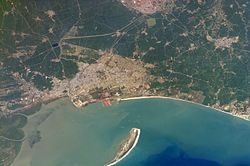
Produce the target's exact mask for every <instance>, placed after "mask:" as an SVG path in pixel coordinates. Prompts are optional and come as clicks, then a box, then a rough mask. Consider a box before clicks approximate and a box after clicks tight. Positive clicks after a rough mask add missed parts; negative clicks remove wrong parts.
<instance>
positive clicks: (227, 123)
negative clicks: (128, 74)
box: [13, 99, 250, 166]
mask: <svg viewBox="0 0 250 166" xmlns="http://www.w3.org/2000/svg"><path fill="white" fill-rule="evenodd" d="M133 127H136V128H140V129H141V135H140V139H139V142H138V143H137V145H136V147H135V148H134V149H133V150H132V152H131V153H130V154H129V155H128V156H127V157H126V158H125V159H124V160H122V161H121V162H120V163H119V164H117V165H120V166H128V165H133V166H156V165H190V166H191V165H209V166H213V165H240V164H241V165H244V164H246V165H250V122H247V121H245V120H242V119H239V118H236V117H233V116H230V115H227V114H224V113H222V112H218V111H215V110H212V109H210V108H207V107H203V106H200V105H195V104H191V103H186V102H183V101H176V100H171V99H140V100H131V101H122V102H120V103H119V104H118V103H116V104H113V106H111V107H104V106H103V105H102V104H101V103H97V104H92V105H89V106H87V107H85V108H81V109H77V108H74V106H73V105H72V104H71V103H70V101H68V100H66V99H60V100H57V101H55V102H52V103H50V104H48V105H46V106H43V107H42V110H41V111H39V112H38V113H36V114H34V115H32V116H31V117H30V118H29V120H28V124H27V125H26V126H25V128H24V130H25V133H26V136H27V137H29V136H31V135H32V133H34V132H35V131H40V133H41V140H40V141H39V142H38V143H36V144H34V145H33V147H32V148H31V147H30V146H29V141H28V140H29V139H26V140H25V141H24V144H23V146H22V149H21V152H20V154H19V155H18V157H17V159H16V160H15V162H14V163H13V166H44V165H50V166H69V165H70V166H83V165H84V166H103V165H104V164H105V163H107V162H109V161H111V160H112V159H113V157H114V156H115V152H116V151H117V149H119V145H120V142H121V141H122V140H123V139H125V138H127V134H128V133H129V131H130V130H131V128H133Z"/></svg>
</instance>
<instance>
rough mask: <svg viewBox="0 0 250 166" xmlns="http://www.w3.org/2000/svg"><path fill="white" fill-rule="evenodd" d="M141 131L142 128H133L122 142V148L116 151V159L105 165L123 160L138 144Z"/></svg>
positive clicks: (108, 165)
mask: <svg viewBox="0 0 250 166" xmlns="http://www.w3.org/2000/svg"><path fill="white" fill-rule="evenodd" d="M140 133H141V130H140V129H138V128H132V129H131V130H130V132H129V136H128V137H127V139H126V140H125V141H124V142H123V143H122V144H121V146H120V149H119V150H118V152H117V153H116V155H115V157H114V159H113V160H112V161H110V162H109V163H107V164H105V165H104V166H113V165H115V164H117V163H118V162H120V161H121V160H123V159H124V158H125V157H126V156H127V155H128V154H129V153H130V152H131V151H132V150H133V149H134V147H135V146H136V144H137V142H138V140H139V137H140Z"/></svg>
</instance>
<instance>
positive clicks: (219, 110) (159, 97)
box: [119, 96, 250, 122]
mask: <svg viewBox="0 0 250 166" xmlns="http://www.w3.org/2000/svg"><path fill="white" fill-rule="evenodd" d="M140 99H169V100H175V101H182V102H187V103H191V104H196V105H199V106H203V107H207V108H210V109H212V110H214V111H218V112H222V113H224V114H227V115H231V116H233V117H236V118H239V119H241V120H245V121H248V122H250V119H249V118H247V117H244V116H240V115H236V114H233V113H230V112H226V111H223V110H221V109H218V108H214V107H211V106H208V105H204V104H201V103H195V102H193V101H189V100H184V99H178V98H173V97H165V96H140V97H128V98H120V99H119V101H129V100H140ZM249 117H250V115H249Z"/></svg>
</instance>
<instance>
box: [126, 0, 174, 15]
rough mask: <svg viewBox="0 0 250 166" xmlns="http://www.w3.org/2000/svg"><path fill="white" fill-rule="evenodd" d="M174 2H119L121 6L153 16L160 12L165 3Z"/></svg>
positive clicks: (165, 0) (170, 0)
mask: <svg viewBox="0 0 250 166" xmlns="http://www.w3.org/2000/svg"><path fill="white" fill-rule="evenodd" d="M174 1H175V0H121V2H122V3H123V5H125V6H127V7H128V8H132V9H134V10H137V11H139V12H141V13H143V14H153V13H156V12H159V11H161V10H162V9H163V8H164V6H165V5H166V4H167V3H173V2H174Z"/></svg>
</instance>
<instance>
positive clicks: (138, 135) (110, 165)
mask: <svg viewBox="0 0 250 166" xmlns="http://www.w3.org/2000/svg"><path fill="white" fill-rule="evenodd" d="M134 129H135V130H136V131H137V132H138V134H137V137H136V139H135V141H134V144H133V146H132V147H131V148H130V149H129V151H127V153H126V154H125V155H123V156H122V157H121V158H120V159H119V160H116V161H115V162H112V163H109V164H105V165H104V166H113V165H115V164H117V163H119V162H120V161H122V160H123V159H124V158H125V157H127V156H128V155H129V153H130V152H131V151H132V150H133V149H134V147H135V146H136V144H137V143H138V140H139V137H140V134H141V130H140V129H138V128H134Z"/></svg>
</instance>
